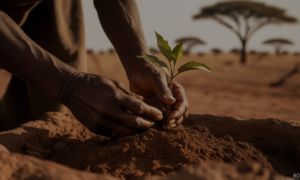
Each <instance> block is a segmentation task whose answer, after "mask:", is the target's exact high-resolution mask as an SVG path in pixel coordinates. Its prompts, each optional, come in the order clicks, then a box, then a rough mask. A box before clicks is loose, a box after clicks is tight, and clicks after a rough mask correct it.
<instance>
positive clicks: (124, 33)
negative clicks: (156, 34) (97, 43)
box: [94, 0, 148, 77]
mask: <svg viewBox="0 0 300 180" xmlns="http://www.w3.org/2000/svg"><path fill="white" fill-rule="evenodd" d="M94 4H95V7H96V9H97V12H98V16H99V20H100V22H101V25H102V27H103V29H104V31H105V33H106V35H107V36H108V38H109V40H110V41H111V42H112V44H113V45H114V47H115V49H116V51H117V53H118V55H119V57H120V59H121V61H122V64H123V66H124V68H125V70H126V72H127V75H128V76H129V77H130V76H131V74H130V73H131V72H132V68H134V67H135V66H137V64H139V66H141V63H145V62H144V60H143V59H137V58H136V57H135V56H136V55H140V54H141V53H148V47H147V43H146V40H145V38H144V34H143V30H142V25H141V20H140V16H139V11H138V8H137V5H136V3H135V1H134V0H94Z"/></svg>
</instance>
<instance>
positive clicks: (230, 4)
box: [193, 1, 297, 63]
mask: <svg viewBox="0 0 300 180" xmlns="http://www.w3.org/2000/svg"><path fill="white" fill-rule="evenodd" d="M193 18H194V19H204V18H211V19H214V20H216V21H218V22H219V23H220V24H222V25H224V26H226V27H227V28H229V29H230V30H231V31H233V32H234V33H235V34H236V35H237V36H238V38H239V40H240V41H241V44H242V49H241V63H246V46H247V42H248V40H249V38H250V37H251V36H252V35H253V34H254V33H255V32H256V31H257V30H258V29H259V28H261V27H263V26H265V25H267V24H281V23H296V22H297V19H296V18H294V17H290V16H287V15H286V13H285V10H284V9H281V8H279V7H275V6H268V5H266V4H264V3H261V2H254V1H225V2H219V3H216V4H215V5H212V6H207V7H203V8H202V9H200V12H199V13H198V14H196V15H194V16H193Z"/></svg>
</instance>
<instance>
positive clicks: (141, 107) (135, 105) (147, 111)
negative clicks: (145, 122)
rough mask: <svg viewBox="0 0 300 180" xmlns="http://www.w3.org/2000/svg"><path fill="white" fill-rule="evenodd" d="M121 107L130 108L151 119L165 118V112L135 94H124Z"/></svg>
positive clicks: (133, 111) (131, 110)
mask: <svg viewBox="0 0 300 180" xmlns="http://www.w3.org/2000/svg"><path fill="white" fill-rule="evenodd" d="M120 107H121V108H123V109H125V110H129V111H130V112H132V113H133V114H135V115H139V116H142V117H145V118H148V119H151V120H157V121H160V120H162V119H163V114H162V112H161V111H160V110H158V109H156V108H155V107H152V106H149V105H148V104H146V103H144V102H143V101H141V100H138V99H137V98H135V97H133V96H128V95H125V94H124V95H123V96H122V97H121V99H120Z"/></svg>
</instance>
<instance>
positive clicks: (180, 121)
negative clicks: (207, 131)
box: [175, 116, 185, 126]
mask: <svg viewBox="0 0 300 180" xmlns="http://www.w3.org/2000/svg"><path fill="white" fill-rule="evenodd" d="M184 119H185V118H184V116H182V117H181V118H180V119H179V120H178V121H176V122H175V124H176V126H179V125H180V124H181V123H182V122H183V120H184Z"/></svg>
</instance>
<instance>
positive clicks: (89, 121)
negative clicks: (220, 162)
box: [0, 11, 162, 136]
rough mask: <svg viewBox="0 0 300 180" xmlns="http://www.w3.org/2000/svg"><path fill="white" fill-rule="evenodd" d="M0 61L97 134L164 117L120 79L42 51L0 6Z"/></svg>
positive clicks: (128, 129) (121, 132) (136, 128)
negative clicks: (74, 65) (77, 66)
mask: <svg viewBox="0 0 300 180" xmlns="http://www.w3.org/2000/svg"><path fill="white" fill-rule="evenodd" d="M0 67H3V68H4V69H6V70H7V71H9V72H11V73H12V74H14V75H16V76H18V77H19V78H21V79H23V80H25V81H27V82H30V83H32V84H35V85H37V86H39V87H41V88H42V89H44V90H45V91H46V92H47V93H49V94H50V95H51V96H52V97H53V98H55V99H57V100H58V101H59V102H61V103H63V104H64V105H66V106H67V107H68V108H69V109H70V110H71V111H72V113H73V114H74V116H75V117H76V118H77V119H78V120H79V121H80V122H81V123H82V124H84V125H85V126H86V127H87V128H89V129H90V130H91V131H92V132H94V133H96V134H101V135H106V136H114V135H129V134H133V133H136V132H138V131H139V130H144V129H148V128H149V127H151V126H152V125H153V121H155V120H161V119H162V114H161V112H160V111H159V110H158V109H156V108H153V107H150V106H149V105H147V104H145V103H144V102H142V101H141V97H139V96H136V97H132V96H130V95H129V94H130V93H129V91H128V90H127V89H126V88H125V87H124V86H123V85H122V84H121V83H120V82H117V81H115V80H112V79H109V78H106V77H103V76H98V75H92V74H88V73H83V72H80V71H78V70H76V69H74V68H72V67H70V66H69V65H67V64H65V63H63V62H62V61H60V60H59V59H57V58H56V57H54V56H53V55H51V54H50V53H48V52H47V51H45V50H44V49H43V48H41V47H40V46H38V45H37V44H36V43H34V42H33V41H32V40H31V39H30V38H29V37H28V36H27V35H26V34H25V33H24V32H23V31H22V30H21V28H20V27H19V26H18V25H17V24H16V23H15V22H14V21H13V20H12V19H11V18H10V17H9V16H7V15H6V14H5V13H4V12H2V11H0ZM128 111H130V112H131V113H129V112H128Z"/></svg>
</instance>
